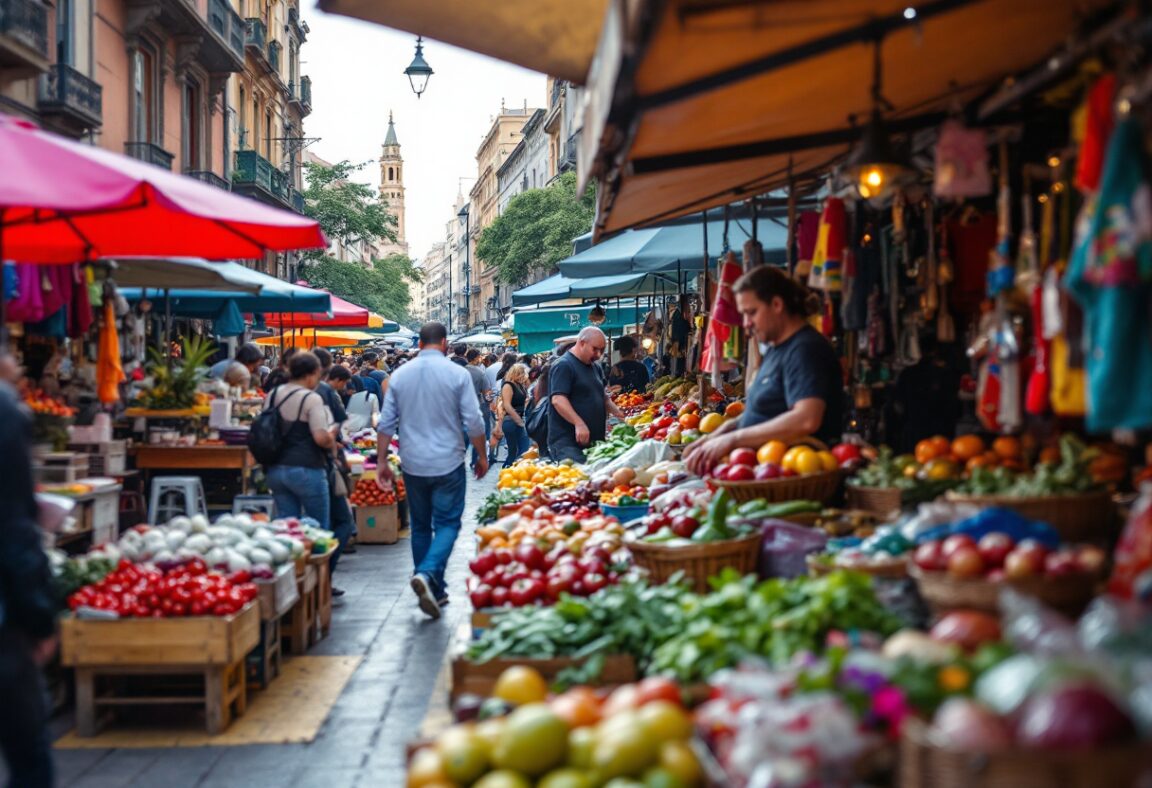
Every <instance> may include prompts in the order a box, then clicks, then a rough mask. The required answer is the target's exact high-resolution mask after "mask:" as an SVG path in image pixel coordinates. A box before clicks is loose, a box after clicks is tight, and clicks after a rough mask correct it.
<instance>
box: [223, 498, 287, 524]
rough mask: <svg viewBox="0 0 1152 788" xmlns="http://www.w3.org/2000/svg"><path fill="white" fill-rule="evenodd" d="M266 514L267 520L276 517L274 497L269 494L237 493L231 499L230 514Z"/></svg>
mask: <svg viewBox="0 0 1152 788" xmlns="http://www.w3.org/2000/svg"><path fill="white" fill-rule="evenodd" d="M257 513H263V514H266V515H268V519H269V520H275V519H276V499H275V498H273V497H272V496H271V495H237V496H236V497H235V498H233V499H232V514H257Z"/></svg>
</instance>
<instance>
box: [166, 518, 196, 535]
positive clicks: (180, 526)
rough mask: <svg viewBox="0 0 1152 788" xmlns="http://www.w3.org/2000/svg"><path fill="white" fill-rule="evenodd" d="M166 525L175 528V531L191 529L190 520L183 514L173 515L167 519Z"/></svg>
mask: <svg viewBox="0 0 1152 788" xmlns="http://www.w3.org/2000/svg"><path fill="white" fill-rule="evenodd" d="M168 527H169V528H175V529H176V530H177V531H191V530H192V521H191V520H190V519H188V518H187V517H185V516H184V515H180V516H179V517H173V518H172V519H171V520H169V521H168Z"/></svg>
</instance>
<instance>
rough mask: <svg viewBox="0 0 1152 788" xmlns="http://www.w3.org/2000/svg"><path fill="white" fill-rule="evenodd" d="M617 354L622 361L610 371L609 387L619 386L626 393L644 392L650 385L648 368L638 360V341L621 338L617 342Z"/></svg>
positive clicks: (630, 338)
mask: <svg viewBox="0 0 1152 788" xmlns="http://www.w3.org/2000/svg"><path fill="white" fill-rule="evenodd" d="M616 352H617V353H619V354H620V360H619V361H618V362H616V365H615V366H614V367H612V368H611V369H610V370H608V385H609V386H619V387H620V391H622V392H624V393H631V392H633V391H643V390H644V389H645V387H647V385H648V367H646V366H644V365H643V364H641V363H640V362H639V361H637V360H636V357H635V354H636V340H635V339H633V338H632V337H620V338H619V339H617V340H616Z"/></svg>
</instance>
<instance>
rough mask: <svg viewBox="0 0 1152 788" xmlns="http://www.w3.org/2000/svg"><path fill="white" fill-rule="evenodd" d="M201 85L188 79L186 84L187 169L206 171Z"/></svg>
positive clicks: (185, 148) (185, 143) (185, 150)
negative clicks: (204, 163) (204, 164)
mask: <svg viewBox="0 0 1152 788" xmlns="http://www.w3.org/2000/svg"><path fill="white" fill-rule="evenodd" d="M203 95H204V93H203V91H202V90H201V88H200V83H198V82H197V81H196V80H194V79H188V80H187V81H186V82H185V83H184V150H183V156H182V158H183V160H184V167H185V169H191V170H199V169H206V168H205V167H204V166H203V161H204V140H203V134H204V107H203Z"/></svg>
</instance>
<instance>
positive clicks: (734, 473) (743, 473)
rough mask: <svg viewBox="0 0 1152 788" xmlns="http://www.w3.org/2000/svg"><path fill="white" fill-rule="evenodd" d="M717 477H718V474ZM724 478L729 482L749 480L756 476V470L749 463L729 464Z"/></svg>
mask: <svg viewBox="0 0 1152 788" xmlns="http://www.w3.org/2000/svg"><path fill="white" fill-rule="evenodd" d="M717 478H720V477H719V475H717ZM724 478H725V479H727V480H728V481H730V482H750V481H752V480H753V479H755V478H756V472H755V471H754V470H752V466H751V465H729V466H728V472H727V473H726V474H725V475H724Z"/></svg>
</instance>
